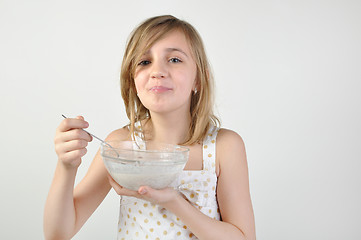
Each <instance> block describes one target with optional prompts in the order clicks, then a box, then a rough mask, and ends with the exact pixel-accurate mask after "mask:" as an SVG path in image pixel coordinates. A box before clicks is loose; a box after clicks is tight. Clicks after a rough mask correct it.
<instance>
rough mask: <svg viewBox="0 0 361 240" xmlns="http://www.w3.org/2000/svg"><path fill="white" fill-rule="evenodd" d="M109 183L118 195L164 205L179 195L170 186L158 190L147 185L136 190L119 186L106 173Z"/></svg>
mask: <svg viewBox="0 0 361 240" xmlns="http://www.w3.org/2000/svg"><path fill="white" fill-rule="evenodd" d="M107 175H108V179H109V183H110V185H111V186H112V187H113V188H114V190H115V192H116V193H117V194H118V195H122V196H131V197H136V198H140V199H144V200H147V201H149V202H151V203H154V204H158V205H161V206H165V205H167V204H170V203H171V202H172V201H175V200H176V199H177V198H178V197H180V196H181V195H180V194H179V193H178V192H177V191H176V190H174V189H173V188H171V187H167V188H163V189H160V190H157V189H153V188H151V187H149V186H141V187H139V189H138V191H133V190H130V189H127V188H124V187H122V186H120V185H119V184H118V183H117V182H115V180H114V179H113V178H112V177H111V176H110V175H109V173H107Z"/></svg>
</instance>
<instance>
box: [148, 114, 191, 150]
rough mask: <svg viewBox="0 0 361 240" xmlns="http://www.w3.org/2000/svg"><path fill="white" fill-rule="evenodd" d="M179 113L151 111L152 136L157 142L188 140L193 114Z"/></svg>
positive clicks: (172, 142)
mask: <svg viewBox="0 0 361 240" xmlns="http://www.w3.org/2000/svg"><path fill="white" fill-rule="evenodd" d="M180 116H182V115H179V113H177V112H174V113H167V114H166V115H165V114H157V113H151V136H152V140H154V141H156V142H163V143H169V144H180V143H182V142H184V141H185V140H186V137H187V134H188V129H189V126H190V123H191V116H190V114H189V113H188V115H187V116H186V117H184V115H183V116H182V117H180Z"/></svg>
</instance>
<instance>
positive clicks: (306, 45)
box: [0, 0, 361, 240]
mask: <svg viewBox="0 0 361 240" xmlns="http://www.w3.org/2000/svg"><path fill="white" fill-rule="evenodd" d="M360 12H361V3H360V1H357V0H355V1H351V0H349V1H347V0H339V1H334V0H319V1H317V0H316V1H311V0H306V1H301V0H300V1H286V0H284V1H282V0H272V1H267V0H264V1H193V0H182V1H120V0H105V1H100V0H99V1H89V0H88V1H85V0H83V1H70V0H65V1H48V0H42V1H40V0H34V1H26V0H0V79H1V87H0V93H1V94H0V97H1V101H0V106H1V111H0V114H1V118H0V121H1V122H0V126H1V137H0V141H1V142H0V146H1V147H0V149H1V162H0V164H1V165H0V178H1V181H0V184H1V186H0V187H1V191H0V194H1V204H0V208H1V214H0V223H1V224H0V225H1V231H0V239H43V233H42V216H43V207H44V202H45V199H46V195H47V192H48V188H49V186H50V182H51V179H52V175H53V171H54V169H55V164H56V161H57V158H56V154H55V152H54V147H53V137H54V133H55V129H56V127H57V125H58V124H59V123H60V121H61V120H62V117H61V114H65V115H67V116H69V117H70V116H71V117H73V116H76V115H79V114H81V115H84V116H85V118H86V119H87V120H88V121H89V122H90V124H91V126H90V128H89V130H90V131H91V132H93V133H94V134H95V135H98V136H99V137H102V138H105V137H106V135H107V134H108V133H109V132H110V131H111V130H113V129H116V128H119V127H121V126H122V125H124V124H126V123H127V119H126V115H125V113H124V106H123V102H122V99H121V96H120V90H119V83H118V76H119V69H120V64H121V58H122V54H123V51H124V47H125V41H126V39H127V37H128V35H129V33H130V31H131V30H132V29H133V28H134V27H135V26H136V25H138V24H139V23H140V22H141V21H142V20H144V19H146V18H148V17H151V16H154V15H160V14H173V15H175V16H176V17H179V18H181V19H185V20H187V21H189V22H190V23H191V24H193V25H194V26H195V27H196V28H197V29H198V31H199V32H200V34H201V35H202V37H203V40H204V42H205V45H206V49H207V52H208V55H209V58H210V61H211V64H212V68H213V71H214V75H215V79H216V87H217V88H216V90H217V92H216V94H217V106H216V112H217V113H218V114H219V116H220V118H221V120H222V123H223V127H225V128H230V129H233V130H235V131H237V132H238V133H239V134H240V135H241V136H242V137H243V139H244V141H245V144H246V149H247V155H248V163H249V171H250V186H251V195H252V200H253V204H254V212H255V217H256V228H257V236H258V239H275V240H283V239H284V240H289V239H295V240H298V239H300V240H301V239H302V240H304V239H325V240H326V239H327V240H332V239H348V240H352V239H355V240H356V239H361V230H360V221H361V207H360V202H361V191H360V183H361V177H360V168H361V164H360V160H361V137H360V135H361V127H360V125H361V124H360V123H361V97H360V95H361V94H360V92H361V83H360V81H361V57H360V56H361V47H360V46H361V44H360V43H361V17H360V16H361V14H360ZM98 147H99V144H98V142H97V141H96V140H94V142H93V143H91V144H90V146H89V148H88V150H89V153H88V154H87V155H86V156H85V157H84V160H83V164H82V166H81V167H80V169H79V175H78V178H77V181H79V179H81V178H82V177H83V176H84V174H85V172H86V170H87V168H88V166H89V163H90V162H91V160H92V158H93V156H94V154H95V152H96V150H97V148H98ZM118 203H119V200H118V197H117V195H116V194H115V192H114V191H111V192H110V194H109V195H108V196H107V197H106V199H105V200H104V202H103V203H102V204H101V206H100V207H99V208H98V210H97V211H96V212H95V213H94V214H93V216H92V217H91V219H90V220H89V221H88V222H87V223H86V225H85V226H84V227H83V229H82V230H81V231H80V232H79V234H78V235H77V236H76V237H75V238H74V239H79V240H83V239H115V236H116V225H117V217H118Z"/></svg>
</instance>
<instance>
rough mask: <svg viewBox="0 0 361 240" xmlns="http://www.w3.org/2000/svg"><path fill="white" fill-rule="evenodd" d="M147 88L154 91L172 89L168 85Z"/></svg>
mask: <svg viewBox="0 0 361 240" xmlns="http://www.w3.org/2000/svg"><path fill="white" fill-rule="evenodd" d="M149 90H150V91H155V92H163V91H168V90H172V89H171V88H168V87H163V86H154V87H152V88H150V89H149Z"/></svg>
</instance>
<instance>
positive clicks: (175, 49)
mask: <svg viewBox="0 0 361 240" xmlns="http://www.w3.org/2000/svg"><path fill="white" fill-rule="evenodd" d="M165 51H166V52H180V53H182V54H183V55H185V56H186V57H188V55H187V54H186V53H185V52H184V51H183V50H181V49H179V48H166V49H165ZM149 52H150V50H148V51H146V52H145V53H144V55H147V54H149Z"/></svg>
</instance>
